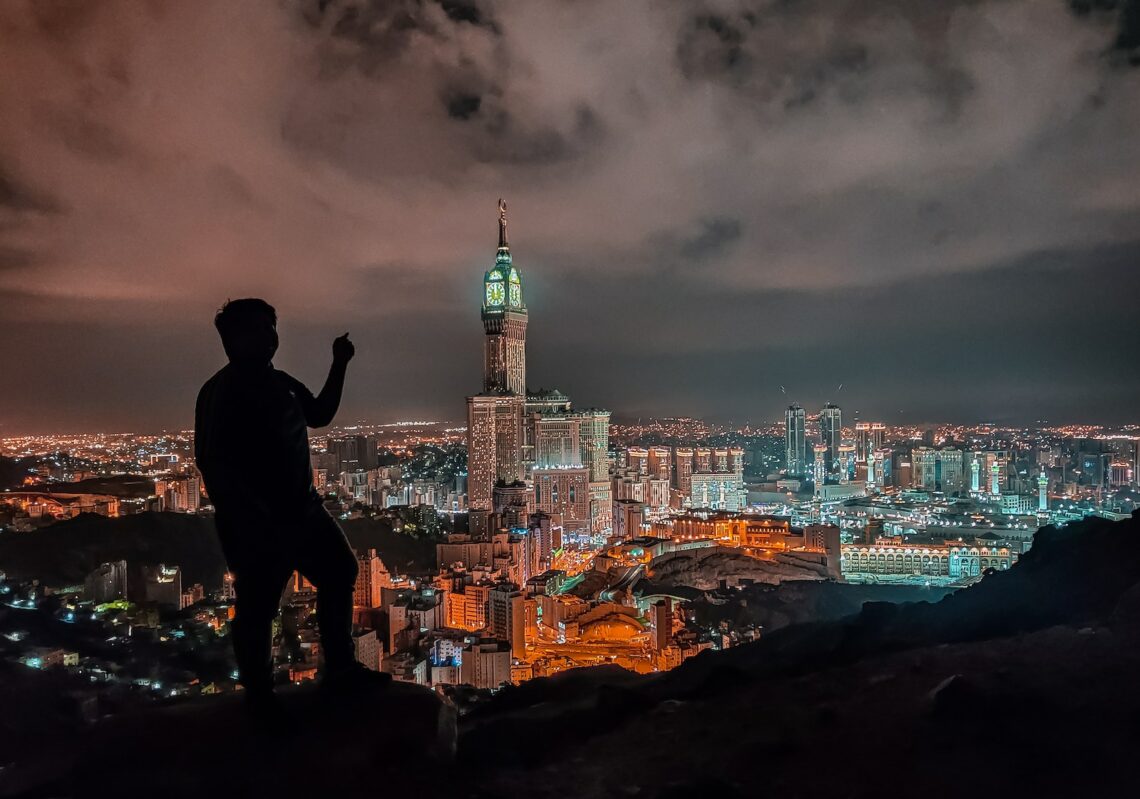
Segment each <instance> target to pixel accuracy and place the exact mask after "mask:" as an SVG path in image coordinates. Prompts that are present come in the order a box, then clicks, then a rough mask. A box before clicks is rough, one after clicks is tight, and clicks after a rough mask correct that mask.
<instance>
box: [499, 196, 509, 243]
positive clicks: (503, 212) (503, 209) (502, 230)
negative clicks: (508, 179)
mask: <svg viewBox="0 0 1140 799" xmlns="http://www.w3.org/2000/svg"><path fill="white" fill-rule="evenodd" d="M499 249H500V250H509V249H510V245H509V244H507V204H506V202H504V201H503V198H502V197H500V198H499Z"/></svg>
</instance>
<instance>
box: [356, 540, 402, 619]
mask: <svg viewBox="0 0 1140 799" xmlns="http://www.w3.org/2000/svg"><path fill="white" fill-rule="evenodd" d="M356 561H357V565H358V568H357V570H356V586H355V587H354V588H353V592H352V603H353V604H354V605H356V607H358V608H378V607H380V601H381V596H382V595H383V591H384V589H385V588H391V587H392V576H391V575H390V574H389V573H388V569H387V568H385V567H384V561H382V560H380V556H379V555H377V554H376V550H375V549H369V550H367V551H365V552H361V553H360V554H358V555H357V556H356Z"/></svg>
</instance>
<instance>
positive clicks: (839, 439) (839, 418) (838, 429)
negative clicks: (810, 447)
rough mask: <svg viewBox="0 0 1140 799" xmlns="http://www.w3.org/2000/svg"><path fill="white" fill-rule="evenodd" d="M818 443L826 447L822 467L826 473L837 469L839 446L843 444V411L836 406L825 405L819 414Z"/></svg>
mask: <svg viewBox="0 0 1140 799" xmlns="http://www.w3.org/2000/svg"><path fill="white" fill-rule="evenodd" d="M819 442H820V443H821V444H823V445H824V446H825V447H827V452H826V453H825V455H824V466H825V468H826V469H827V473H828V474H829V475H830V474H834V473H835V472H836V470H837V469H838V461H839V445H840V444H841V443H843V411H841V410H840V409H839V406H838V405H834V404H832V403H830V402H829V403H827V404H826V405H824V406H823V410H821V411H820V412H819Z"/></svg>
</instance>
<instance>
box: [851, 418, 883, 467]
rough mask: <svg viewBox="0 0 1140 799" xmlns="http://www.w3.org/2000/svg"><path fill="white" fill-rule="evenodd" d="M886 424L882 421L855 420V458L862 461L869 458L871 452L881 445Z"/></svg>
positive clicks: (859, 461)
mask: <svg viewBox="0 0 1140 799" xmlns="http://www.w3.org/2000/svg"><path fill="white" fill-rule="evenodd" d="M885 432H886V426H885V425H883V423H882V422H856V423H855V460H856V462H858V463H863V462H864V461H866V460H869V459H870V457H871V453H873V452H874V451H875V450H877V449H881V448H882V446H883V434H884V433H885Z"/></svg>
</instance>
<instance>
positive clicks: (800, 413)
mask: <svg viewBox="0 0 1140 799" xmlns="http://www.w3.org/2000/svg"><path fill="white" fill-rule="evenodd" d="M806 420H807V416H806V414H805V413H804V409H803V408H801V407H800V406H799V405H789V406H788V410H786V411H785V412H784V437H785V439H786V442H787V459H788V460H787V474H788V477H803V476H804V470H805V469H806V468H807V444H806V441H805V438H804V424H805V422H806Z"/></svg>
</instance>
